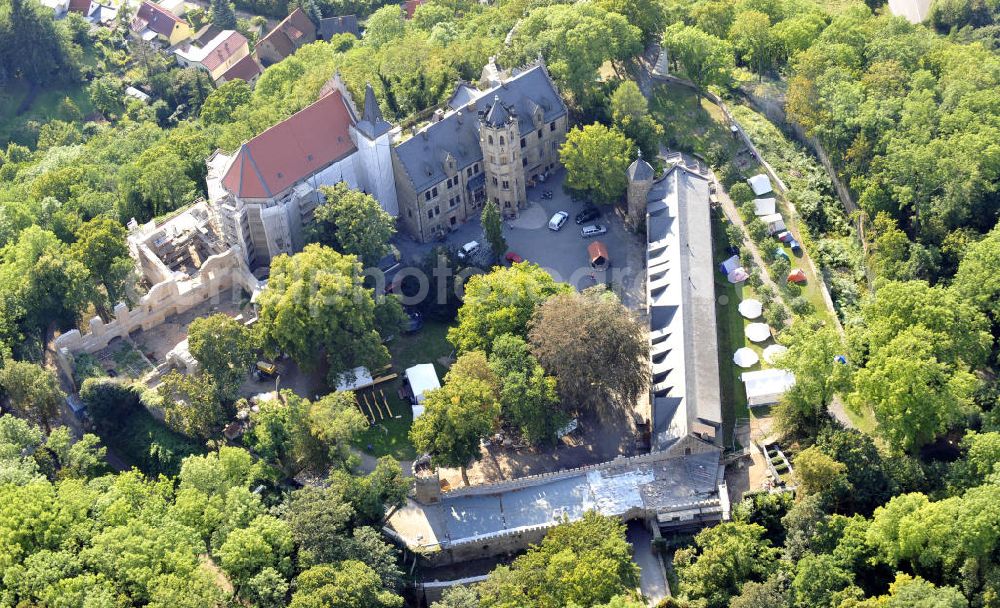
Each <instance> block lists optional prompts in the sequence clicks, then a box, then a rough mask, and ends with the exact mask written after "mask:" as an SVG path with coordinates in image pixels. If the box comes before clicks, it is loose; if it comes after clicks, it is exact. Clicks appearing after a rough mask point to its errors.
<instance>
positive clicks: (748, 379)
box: [740, 369, 795, 407]
mask: <svg viewBox="0 0 1000 608" xmlns="http://www.w3.org/2000/svg"><path fill="white" fill-rule="evenodd" d="M740 379H741V380H743V385H744V386H745V387H746V391H747V405H749V406H750V407H754V406H758V405H771V404H773V403H777V402H778V401H779V400H780V399H781V396H782V395H784V394H785V391H787V390H788V389H789V388H791V387H792V385H793V384H795V375H794V374H792V373H791V372H788V371H785V370H783V369H762V370H760V371H756V372H746V373H744V374H741V375H740Z"/></svg>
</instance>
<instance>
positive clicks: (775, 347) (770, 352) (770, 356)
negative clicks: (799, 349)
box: [764, 344, 788, 364]
mask: <svg viewBox="0 0 1000 608" xmlns="http://www.w3.org/2000/svg"><path fill="white" fill-rule="evenodd" d="M786 352H788V347H787V346H782V345H780V344H772V345H770V346H768V347H767V348H765V349H764V361H767V362H768V363H771V364H773V363H774V362H775V361H776V360H777V358H778V357H780V356H781V355H783V354H785V353H786Z"/></svg>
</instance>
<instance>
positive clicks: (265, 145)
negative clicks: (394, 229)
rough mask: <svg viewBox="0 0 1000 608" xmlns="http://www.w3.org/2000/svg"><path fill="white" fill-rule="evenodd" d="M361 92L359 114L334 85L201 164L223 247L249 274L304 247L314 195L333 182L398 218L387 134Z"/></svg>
mask: <svg viewBox="0 0 1000 608" xmlns="http://www.w3.org/2000/svg"><path fill="white" fill-rule="evenodd" d="M391 129H392V125H390V124H389V123H388V122H386V121H385V120H384V119H383V118H382V112H381V110H380V109H379V106H378V102H377V101H376V100H375V93H374V91H373V90H372V88H371V86H370V85H369V86H368V87H367V88H366V90H365V103H364V108H363V110H362V111H361V112H360V113H359V112H358V110H357V108H356V107H355V106H354V103H353V101H352V100H351V96H350V94H349V93H348V92H347V89H346V87H344V85H343V83H342V82H341V81H340V80H339V78H337V77H334V78H333V79H331V81H330V82H328V83H327V85H326V86H325V87H324V89H323V92H322V93H321V96H320V98H319V100H317V101H316V102H314V103H313V104H312V105H309V106H307V107H306V108H304V109H302V110H300V111H299V112H296V113H295V114H293V115H292V116H290V117H289V118H287V119H285V120H283V121H282V122H279V123H278V124H276V125H274V126H272V127H271V128H269V129H267V130H266V131H264V132H263V133H261V134H260V135H257V136H256V137H254V138H253V139H251V140H249V141H247V142H246V143H244V144H243V145H241V146H240V147H239V149H238V150H237V151H236V152H235V153H234V154H232V155H229V154H225V153H223V152H221V151H216V152H215V154H213V155H212V156H211V157H210V158H209V160H208V178H207V187H208V195H209V199H210V201H211V203H212V208H213V211H214V213H215V215H216V219H217V223H218V225H219V227H220V229H221V231H222V233H223V236H224V238H225V239H226V241H227V242H228V243H229V244H230V245H231V246H233V247H234V248H238V249H239V250H240V251H241V252H242V254H243V256H244V258H245V260H246V262H247V263H248V264H249V266H250V267H251V268H258V267H261V266H266V265H269V264H270V262H271V260H272V259H273V258H274V257H275V256H277V255H280V254H282V253H289V254H290V253H294V252H296V251H298V250H300V249H301V248H302V247H303V246H304V244H305V243H304V241H305V239H304V228H305V226H306V225H307V224H308V223H309V222H310V221H311V220H312V216H313V212H314V211H315V209H316V207H317V205H319V204H320V203H321V199H322V195H321V193H320V191H319V189H320V188H321V187H322V186H329V185H333V184H337V183H339V182H345V183H347V184H348V185H349V186H350V187H351V188H353V189H355V190H361V191H364V192H367V193H369V194H371V195H372V196H374V197H375V198H376V199H377V200H378V201H379V203H380V204H381V205H382V208H383V209H385V211H386V212H388V213H389V214H390V215H392V216H393V217H395V216H396V215H397V214H398V208H397V204H396V188H395V182H394V180H393V172H392V158H391V152H390V150H391V141H390V130H391Z"/></svg>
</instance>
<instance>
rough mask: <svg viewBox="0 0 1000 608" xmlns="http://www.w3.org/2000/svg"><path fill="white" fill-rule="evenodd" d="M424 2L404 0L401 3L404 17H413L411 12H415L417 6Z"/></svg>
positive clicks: (420, 0)
mask: <svg viewBox="0 0 1000 608" xmlns="http://www.w3.org/2000/svg"><path fill="white" fill-rule="evenodd" d="M423 3H424V0H406V2H404V3H403V10H404V11H406V18H407V19H413V13H415V12H417V8H419V7H420V5H421V4H423Z"/></svg>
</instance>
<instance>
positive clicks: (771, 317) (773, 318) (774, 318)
mask: <svg viewBox="0 0 1000 608" xmlns="http://www.w3.org/2000/svg"><path fill="white" fill-rule="evenodd" d="M787 318H788V309H787V308H785V305H784V304H782V303H781V302H777V301H776V302H774V303H773V304H772V305H771V307H770V308H768V309H767V310H765V311H764V320H765V321H767V324H768V325H770V326H771V327H774V328H776V329H777V328H780V327H781V326H782V325H784V324H785V319H787Z"/></svg>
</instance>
